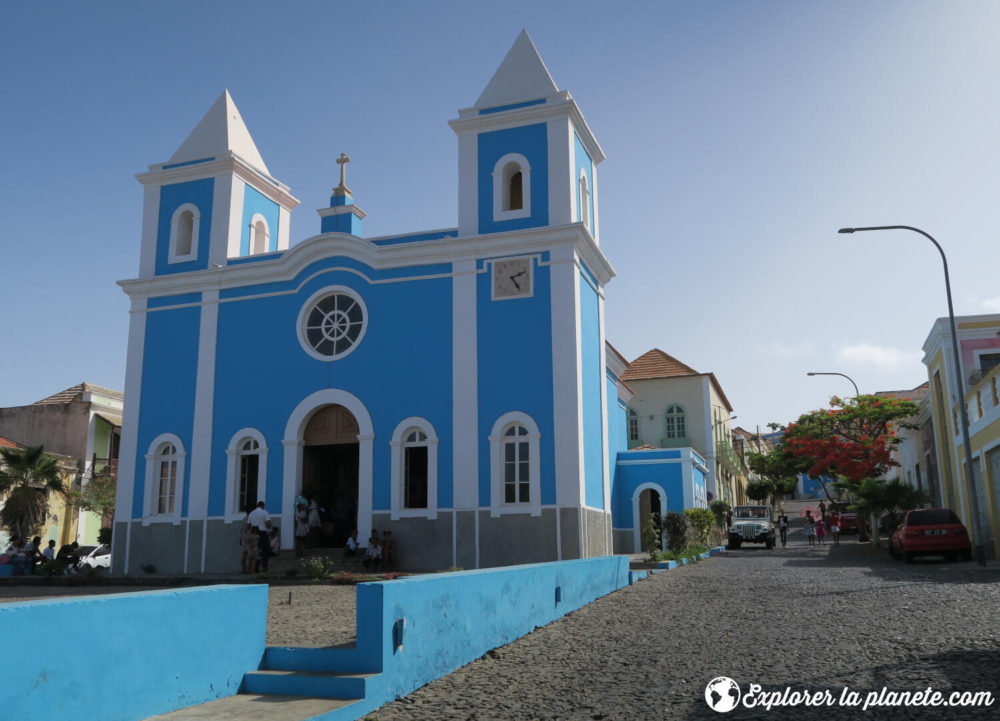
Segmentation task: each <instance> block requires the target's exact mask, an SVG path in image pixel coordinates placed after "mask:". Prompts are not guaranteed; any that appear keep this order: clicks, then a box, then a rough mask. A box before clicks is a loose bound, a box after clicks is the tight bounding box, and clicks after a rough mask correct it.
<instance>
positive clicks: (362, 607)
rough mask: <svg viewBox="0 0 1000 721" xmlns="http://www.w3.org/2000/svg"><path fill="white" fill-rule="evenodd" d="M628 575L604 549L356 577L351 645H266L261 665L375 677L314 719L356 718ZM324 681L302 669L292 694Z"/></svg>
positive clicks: (261, 684) (266, 684)
mask: <svg viewBox="0 0 1000 721" xmlns="http://www.w3.org/2000/svg"><path fill="white" fill-rule="evenodd" d="M639 573H641V576H642V577H645V575H646V574H645V572H639ZM632 580H633V577H632V576H631V574H630V572H629V559H628V557H627V556H602V557H599V558H587V559H580V560H573V561H560V562H555V563H538V564H532V565H526V566H506V567H501V568H488V569H482V570H477V571H462V572H458V573H440V574H430V575H425V576H412V577H409V578H400V579H397V580H395V581H390V582H385V583H362V584H360V585H358V587H357V644H356V646H355V648H351V649H305V648H268V649H267V653H266V655H265V659H264V665H263V668H264V669H271V670H278V669H282V670H298V671H340V672H348V673H355V674H360V673H374V674H377V676H374V677H371V678H368V679H364V690H363V693H359V694H358V696H359V700H358V702H357V703H356V704H353V705H352V706H351V707H349V708H344V709H340V710H339V711H337V712H333V713H330V714H328V715H325V716H322V717H320V718H323V719H330V720H331V721H332V720H334V719H349V718H359V717H361V716H363V715H364V714H365V713H368V712H370V711H372V710H374V709H376V708H378V707H379V706H382V705H383V704H385V703H387V702H389V701H393V700H394V699H396V698H399V697H401V696H405V695H406V694H408V693H410V692H411V691H413V690H415V689H417V688H419V687H421V686H423V685H425V684H427V683H429V682H431V681H434V680H435V679H438V678H441V677H442V676H446V675H447V674H449V673H451V672H452V671H455V670H456V669H458V668H460V667H462V666H464V665H465V664H467V663H470V662H472V661H475V660H476V659H477V658H479V657H481V656H482V655H483V654H485V653H486V652H487V651H489V650H490V649H493V648H497V647H498V646H503V645H505V644H508V643H511V642H512V641H515V640H516V639H518V638H520V637H522V636H525V635H526V634H528V633H531V632H532V631H533V630H534V629H535V628H536V627H538V626H544V625H546V624H548V623H551V622H552V621H555V620H556V619H558V618H560V617H562V616H564V615H566V614H567V613H570V612H571V611H575V610H577V609H579V608H581V607H583V606H585V605H587V604H588V603H591V602H592V601H594V600H596V599H598V598H600V597H601V596H605V595H607V594H609V593H611V592H613V591H616V590H618V589H620V588H623V587H624V586H627V585H629V584H630V582H631V581H632ZM285 678H287V677H285ZM247 679H248V680H247V688H248V690H252V691H255V692H267V693H291V692H292V691H291V689H292V687H291V686H286V687H285V690H282V688H281V686H280V685H279V683H278V681H277V680H275V679H274V678H271V679H265V678H260V677H259V676H257V675H255V674H250V675H248V677H247ZM281 680H282V681H284V679H281ZM333 681H336V682H337V683H339V680H337V679H334V680H333ZM331 682H332V681H331V680H330V679H327V678H324V677H322V676H312V677H309V676H305V677H302V678H299V679H296V680H295V683H296V684H297V685H296V686H295V689H296V690H295V692H296V693H301V694H305V695H333V692H332V691H328V692H324V691H323V690H322V688H321V687H322V686H326V687H327V688H328V689H329V688H333V687H332V686H330V684H331ZM289 683H290V682H289ZM310 683H311V684H313V686H312V687H310V686H309V684H310Z"/></svg>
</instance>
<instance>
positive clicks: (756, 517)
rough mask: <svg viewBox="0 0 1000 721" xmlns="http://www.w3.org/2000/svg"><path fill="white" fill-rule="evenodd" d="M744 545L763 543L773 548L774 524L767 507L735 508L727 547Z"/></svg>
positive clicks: (766, 546)
mask: <svg viewBox="0 0 1000 721" xmlns="http://www.w3.org/2000/svg"><path fill="white" fill-rule="evenodd" d="M744 543H763V544H764V547H765V548H767V549H769V550H770V549H772V548H774V524H773V523H772V522H771V509H770V507H769V506H736V508H734V509H733V525H732V526H730V528H729V547H730V548H739V547H740V546H741V545H743V544H744Z"/></svg>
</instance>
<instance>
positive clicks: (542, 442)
mask: <svg viewBox="0 0 1000 721" xmlns="http://www.w3.org/2000/svg"><path fill="white" fill-rule="evenodd" d="M449 124H450V126H451V128H452V130H453V131H454V132H455V135H456V136H457V140H458V174H459V177H458V187H459V192H458V213H457V226H456V227H453V228H447V229H439V230H433V231H423V230H415V231H414V232H410V233H407V234H403V235H393V236H387V237H365V236H364V235H363V234H362V224H363V222H364V218H365V213H364V211H363V210H361V208H360V207H359V206H358V205H357V204H356V203H355V201H354V196H353V194H352V192H351V190H349V189H348V186H347V176H348V175H349V172H350V171H349V166H348V165H347V162H348V161H349V158H348V157H347V156H346V155H341V157H340V158H339V160H338V162H339V163H340V183H339V185H338V186H337V187H336V188H334V190H333V194H332V197H331V198H330V205H329V207H326V208H323V209H321V210H319V211H318V212H319V223H318V230H319V233H318V234H317V235H314V236H312V237H310V238H308V239H306V240H303V241H301V242H298V243H296V244H295V245H294V246H290V243H289V218H290V214H291V211H292V210H293V209H294V208H295V207H296V205H297V204H298V201H297V200H296V198H295V197H294V196H293V195H292V193H291V190H290V188H288V187H287V186H286V185H283V184H282V183H281V182H280V181H279V180H277V179H276V178H274V177H272V176H271V174H270V173H269V171H268V169H267V166H266V164H265V163H264V160H263V158H262V156H261V154H260V152H259V151H258V149H257V147H256V145H255V143H254V141H253V138H252V137H251V135H250V132H249V131H248V129H247V127H246V125H245V124H244V122H243V120H242V118H241V117H240V113H239V111H238V110H237V108H236V106H235V104H234V102H233V99H232V98H231V97H230V95H229V93H228V92H225V93H223V94H222V96H221V97H220V98H219V99H218V100H217V101H216V103H215V104H214V105H213V106H212V107H211V109H210V110H209V111H208V113H207V114H206V115H205V117H204V118H203V119H202V120H201V122H200V123H198V125H197V126H196V127H195V128H194V130H193V131H192V132H191V134H190V135H189V136H188V137H187V139H186V140H184V142H183V143H182V144H181V145H180V147H179V148H178V150H177V152H176V153H174V155H173V157H171V158H170V159H169V160H167V161H166V162H162V163H157V164H154V165H151V166H149V170H148V172H145V173H142V174H140V175H138V176H137V177H138V180H139V181H140V182H141V183H142V185H143V187H144V198H143V220H142V236H141V253H140V262H139V273H138V278H136V279H134V280H127V281H122V282H121V286H122V288H123V289H124V291H125V292H126V293H127V294H128V296H129V298H130V302H131V314H130V319H131V320H130V329H129V346H128V361H127V371H126V387H125V410H124V420H123V424H122V428H123V431H122V440H121V453H120V469H119V479H120V482H119V488H118V499H117V510H116V518H115V527H114V547H113V554H112V558H113V572H114V573H137V572H139V569H140V568H142V567H147V568H148V567H149V566H153V567H155V568H156V570H157V572H160V573H205V572H210V573H217V572H230V571H236V570H238V568H239V564H240V559H239V555H240V554H239V547H238V545H237V542H238V537H239V529H240V524H241V522H242V519H243V517H244V509H245V508H247V507H248V506H253V505H254V504H255V503H256V502H257V501H258V500H263V501H265V502H266V504H267V508H268V510H269V512H270V513H271V514H272V518H273V519H274V522H275V524H276V525H278V526H279V527H280V529H281V538H282V545H283V547H284V548H290V547H291V545H292V542H293V531H294V519H295V505H296V499H297V498H300V497H304V498H308V499H310V500H311V499H315V500H316V501H317V503H318V505H319V506H321V507H322V508H323V509H324V514H325V520H326V521H327V524H328V525H327V526H326V529H327V530H328V531H329V533H330V538H329V539H328V541H329V545H332V546H336V545H341V544H342V543H343V541H344V539H345V538H346V537H347V535H348V534H349V533H350V531H351V530H353V529H357V530H358V537H359V538H360V539H362V541H363V539H365V538H367V536H368V535H369V533H370V531H371V530H372V529H373V528H375V529H378V530H379V532H380V533H381V532H382V531H386V530H388V531H391V532H392V534H393V537H394V539H395V540H396V546H397V563H398V565H399V567H400V568H403V569H405V570H432V569H445V568H449V567H454V566H459V567H464V568H480V567H489V566H498V565H508V564H515V563H532V562H540V561H553V560H562V559H574V558H584V557H590V556H598V555H605V554H608V553H611V552H612V551H613V548H612V535H613V534H612V519H611V512H612V510H611V501H612V493H611V483H612V477H613V472H614V466H615V458H616V453H617V447H618V446H623V445H624V432H623V431H622V432H620V433H618V434H617V435H620V436H621V439H620V440H619V441H616V440H615V438H612V439H611V440H610V441H609V432H608V423H609V410H610V411H611V413H612V414H615V413H620V412H621V408H622V407H623V406H622V403H621V399H620V398H619V397H618V396H619V391H620V388H621V384H620V383H619V382H618V380H617V377H616V374H615V373H613V372H612V373H610V374H609V370H608V358H607V355H608V353H609V351H608V347H607V345H606V342H605V336H604V287H605V285H606V284H607V283H608V282H609V281H610V280H611V279H612V278H613V277H614V270H613V268H612V266H611V264H610V263H609V261H608V259H607V258H606V257H605V255H604V253H603V252H602V250H601V247H600V232H599V202H598V201H599V198H598V182H597V166H598V165H599V164H600V163H601V161H602V160H603V159H604V153H603V152H602V150H601V147H600V145H599V144H598V143H597V140H596V139H595V138H594V135H593V134H592V133H591V131H590V128H589V127H588V126H587V123H586V121H585V120H584V118H583V115H582V114H581V112H580V109H579V107H578V106H577V104H576V102H575V101H574V100H573V98H572V96H571V95H570V94H569V93H568V92H566V91H564V90H560V89H559V88H558V87H557V86H556V84H555V83H554V82H553V80H552V78H551V76H550V74H549V72H548V70H547V69H546V67H545V65H544V63H543V62H542V60H541V58H540V57H539V55H538V52H537V51H536V49H535V46H534V45H533V43H532V42H531V40H530V39H529V37H528V35H527V34H526V33H524V32H522V33H521V34H520V35H519V36H518V38H517V40H516V41H515V43H514V45H513V46H512V48H511V49H510V51H509V53H508V54H507V56H506V57H505V58H504V60H503V61H502V63H501V64H500V66H499V68H498V69H497V71H496V73H495V74H494V75H493V77H492V79H491V80H490V81H489V83H488V84H487V85H486V88H485V89H484V90H483V92H482V94H481V95H480V96H479V99H478V100H477V101H476V103H475V104H474V105H473V106H472V107H469V108H466V109H464V110H460V111H459V113H458V117H457V118H454V119H453V120H451V121H449ZM614 365H615V361H614V360H612V366H614ZM618 365H621V363H618ZM623 423H624V421H623V420H613V421H612V426H613V427H621V428H623ZM616 437H617V436H616Z"/></svg>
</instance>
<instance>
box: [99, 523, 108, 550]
mask: <svg viewBox="0 0 1000 721" xmlns="http://www.w3.org/2000/svg"><path fill="white" fill-rule="evenodd" d="M97 542H98V543H100V544H102V545H104V546H107V547H108V548H111V528H110V527H108V528H102V529H100V530H99V531H98V532H97Z"/></svg>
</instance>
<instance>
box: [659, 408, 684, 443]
mask: <svg viewBox="0 0 1000 721" xmlns="http://www.w3.org/2000/svg"><path fill="white" fill-rule="evenodd" d="M663 430H664V434H665V437H666V438H684V437H686V436H687V419H686V418H685V414H684V409H683V408H682V407H681V406H679V405H676V404H675V405H672V406H669V407H668V408H667V412H666V414H665V415H664V418H663Z"/></svg>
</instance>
